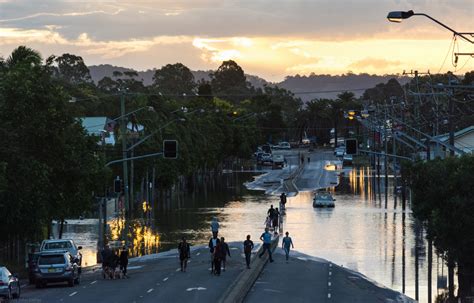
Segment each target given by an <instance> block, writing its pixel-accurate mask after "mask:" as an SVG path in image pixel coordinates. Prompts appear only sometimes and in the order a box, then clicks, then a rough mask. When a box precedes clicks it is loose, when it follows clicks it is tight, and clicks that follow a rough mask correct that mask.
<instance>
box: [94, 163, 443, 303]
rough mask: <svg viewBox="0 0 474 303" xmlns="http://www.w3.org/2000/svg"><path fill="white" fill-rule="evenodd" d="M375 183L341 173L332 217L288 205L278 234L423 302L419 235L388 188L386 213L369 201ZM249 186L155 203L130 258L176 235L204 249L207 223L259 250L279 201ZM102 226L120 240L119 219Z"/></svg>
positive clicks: (307, 200) (228, 180)
mask: <svg viewBox="0 0 474 303" xmlns="http://www.w3.org/2000/svg"><path fill="white" fill-rule="evenodd" d="M374 176H375V172H374V170H372V169H370V168H362V169H359V170H355V169H354V170H349V171H347V172H346V173H345V176H344V177H341V182H340V185H339V186H338V187H337V188H336V189H335V194H334V197H335V198H336V207H335V208H334V209H314V208H313V207H312V198H313V196H312V193H309V192H308V193H301V194H299V195H298V196H296V197H292V198H289V199H288V203H287V212H286V217H285V223H284V229H285V231H286V230H288V231H289V232H290V233H291V235H292V238H293V240H294V242H295V248H296V249H297V250H299V251H301V252H303V253H306V254H309V255H313V256H317V257H322V258H326V259H328V260H331V261H332V262H334V263H336V264H340V265H342V266H344V267H348V268H350V269H354V270H357V271H359V272H361V273H363V274H364V275H366V276H367V277H369V278H370V279H373V280H375V281H377V282H379V283H381V284H383V285H386V286H387V287H390V288H393V289H395V290H398V291H401V292H405V293H406V294H407V295H408V296H410V297H412V298H414V297H415V295H416V293H418V294H419V299H420V301H421V302H426V301H427V297H428V295H427V291H428V289H427V276H428V269H427V254H426V247H427V244H426V242H425V240H424V239H425V234H424V233H425V232H424V231H423V229H422V228H421V226H419V225H417V223H416V222H415V220H414V219H413V217H412V213H411V211H410V207H409V205H407V207H406V209H405V210H404V209H401V208H397V207H396V204H395V201H394V197H393V195H392V194H391V193H393V186H392V185H391V182H390V183H389V188H387V189H386V190H388V192H389V193H390V194H389V196H388V198H389V199H388V204H387V208H385V203H383V204H382V203H381V201H380V195H379V198H378V199H376V198H377V194H378V192H379V191H383V190H385V189H384V188H383V187H382V188H380V187H378V186H377V184H379V183H382V184H383V183H384V182H378V181H377V180H375V178H374ZM251 179H252V175H250V174H234V175H231V174H229V175H224V176H222V177H221V178H219V179H217V180H214V182H211V184H212V187H209V188H205V187H197V188H196V191H195V192H194V194H190V195H188V196H183V195H180V196H177V197H175V199H172V200H168V201H167V200H163V199H162V200H159V201H157V204H156V209H155V210H154V214H153V217H152V219H149V220H148V219H146V217H147V216H144V218H141V219H137V220H134V221H132V222H131V224H130V226H131V233H130V235H129V236H130V238H131V239H133V242H132V244H133V245H132V247H131V249H132V253H133V255H142V254H149V253H154V252H159V251H165V250H169V249H175V248H176V245H177V243H178V241H179V239H180V238H181V236H183V235H185V236H186V237H187V238H188V239H189V241H190V242H191V243H192V244H206V243H207V242H208V240H209V237H210V235H211V233H210V222H211V219H212V217H214V216H217V218H218V220H219V222H220V224H221V229H220V234H221V235H222V236H225V237H226V239H227V240H228V241H243V240H244V238H245V236H246V235H247V234H250V235H251V236H252V238H253V240H254V241H257V242H258V237H259V236H260V234H261V232H262V230H263V228H264V217H265V214H266V211H267V209H268V208H269V206H270V204H272V203H273V204H275V205H277V204H278V198H277V197H269V196H265V195H263V194H260V193H256V192H249V191H247V190H246V189H245V188H244V187H243V186H241V185H242V183H243V182H244V181H248V180H251ZM379 188H380V190H379ZM109 226H110V230H109V232H110V237H111V240H119V239H121V235H122V234H123V232H124V231H123V230H124V227H125V222H124V221H123V218H119V219H114V220H111V221H109ZM94 239H95V241H97V237H91V240H90V241H93V240H94ZM88 241H89V240H88ZM433 261H434V264H433V270H432V274H433V278H434V280H435V279H436V277H437V276H438V275H437V273H438V271H442V270H443V268H444V266H443V264H442V262H441V261H440V260H439V258H434V260H433ZM417 281H418V282H417ZM433 283H434V282H432V285H433ZM417 285H418V287H417ZM416 289H418V291H417V290H416ZM436 292H437V288H436V284H434V285H433V293H434V294H435V293H436Z"/></svg>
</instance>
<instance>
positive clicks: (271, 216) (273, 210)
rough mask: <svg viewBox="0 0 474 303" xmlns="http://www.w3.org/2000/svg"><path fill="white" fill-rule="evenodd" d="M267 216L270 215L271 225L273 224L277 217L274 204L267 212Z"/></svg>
mask: <svg viewBox="0 0 474 303" xmlns="http://www.w3.org/2000/svg"><path fill="white" fill-rule="evenodd" d="M267 215H268V218H269V219H270V224H273V219H274V217H275V209H274V208H273V204H272V205H270V208H269V209H268V211H267ZM267 227H268V226H267Z"/></svg>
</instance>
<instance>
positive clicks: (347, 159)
mask: <svg viewBox="0 0 474 303" xmlns="http://www.w3.org/2000/svg"><path fill="white" fill-rule="evenodd" d="M342 165H343V166H350V165H352V155H344V156H343V157H342Z"/></svg>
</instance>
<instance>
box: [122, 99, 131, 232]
mask: <svg viewBox="0 0 474 303" xmlns="http://www.w3.org/2000/svg"><path fill="white" fill-rule="evenodd" d="M120 116H121V119H120V133H121V134H122V158H123V159H127V137H126V136H127V125H126V124H125V94H124V93H121V94H120ZM122 165H123V182H124V186H123V188H124V196H125V214H126V217H127V218H128V217H129V215H130V214H129V212H130V205H129V204H130V203H129V196H128V164H127V161H126V160H125V161H123V163H122ZM126 232H127V233H128V231H126Z"/></svg>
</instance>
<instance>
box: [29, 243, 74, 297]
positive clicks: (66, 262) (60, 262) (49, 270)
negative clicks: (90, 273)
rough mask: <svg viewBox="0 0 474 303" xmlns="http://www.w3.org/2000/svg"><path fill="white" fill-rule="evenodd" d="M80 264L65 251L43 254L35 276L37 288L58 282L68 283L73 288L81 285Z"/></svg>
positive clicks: (39, 258)
mask: <svg viewBox="0 0 474 303" xmlns="http://www.w3.org/2000/svg"><path fill="white" fill-rule="evenodd" d="M78 262H79V260H78V259H77V258H75V257H74V256H73V255H71V254H70V253H69V252H68V251H65V250H64V251H44V252H41V253H40V255H39V257H38V266H37V270H36V274H35V284H36V287H37V288H41V287H44V286H46V284H47V283H56V282H67V284H68V285H69V286H71V287H72V286H74V284H79V283H80V279H81V273H80V271H79V265H78Z"/></svg>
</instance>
